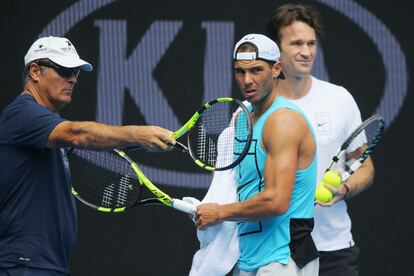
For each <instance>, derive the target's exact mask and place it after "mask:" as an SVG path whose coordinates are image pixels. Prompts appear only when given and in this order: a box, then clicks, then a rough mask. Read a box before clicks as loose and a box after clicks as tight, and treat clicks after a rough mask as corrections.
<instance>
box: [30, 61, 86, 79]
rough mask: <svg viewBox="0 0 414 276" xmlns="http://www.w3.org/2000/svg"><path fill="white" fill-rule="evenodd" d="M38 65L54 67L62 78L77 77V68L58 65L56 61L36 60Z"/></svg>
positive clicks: (78, 70) (78, 71)
mask: <svg viewBox="0 0 414 276" xmlns="http://www.w3.org/2000/svg"><path fill="white" fill-rule="evenodd" d="M36 63H37V64H38V65H39V66H44V67H49V68H53V69H55V71H56V72H57V73H58V74H59V75H60V76H61V77H64V78H70V77H78V76H79V73H80V69H79V68H67V67H63V66H60V65H57V64H56V63H52V62H50V63H49V62H41V61H39V62H36Z"/></svg>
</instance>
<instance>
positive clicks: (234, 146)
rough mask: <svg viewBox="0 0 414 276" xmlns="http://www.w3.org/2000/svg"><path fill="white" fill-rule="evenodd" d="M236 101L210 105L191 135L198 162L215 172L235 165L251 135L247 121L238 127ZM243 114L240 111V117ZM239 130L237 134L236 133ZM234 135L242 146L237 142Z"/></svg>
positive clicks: (190, 142) (191, 142) (194, 153)
mask: <svg viewBox="0 0 414 276" xmlns="http://www.w3.org/2000/svg"><path fill="white" fill-rule="evenodd" d="M237 107H239V105H238V104H236V103H234V102H219V103H216V104H214V105H211V106H210V107H209V108H208V109H206V110H205V111H204V112H202V113H201V114H200V119H199V120H198V121H197V122H196V125H195V126H194V128H193V130H192V131H191V132H190V134H189V147H190V150H191V152H192V154H193V155H194V156H193V157H195V158H196V159H198V160H200V161H201V162H202V163H204V164H206V165H208V166H213V167H215V168H216V169H221V168H225V167H227V166H229V165H231V164H233V163H234V161H235V159H236V158H237V153H241V152H242V151H243V149H244V148H245V147H246V141H247V139H248V138H247V136H248V134H249V132H248V125H247V121H246V122H245V124H244V125H243V123H242V122H240V123H238V124H237V128H236V124H235V118H236V117H237V116H236V113H234V112H235V110H236V108H237ZM239 112H240V111H238V112H237V114H238V113H239ZM236 130H237V133H236ZM235 136H238V138H239V141H243V139H244V140H245V142H242V143H235V142H234V141H235Z"/></svg>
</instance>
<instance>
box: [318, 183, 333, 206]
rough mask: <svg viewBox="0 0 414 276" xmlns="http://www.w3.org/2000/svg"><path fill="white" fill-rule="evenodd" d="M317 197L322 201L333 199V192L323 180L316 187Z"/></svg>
mask: <svg viewBox="0 0 414 276" xmlns="http://www.w3.org/2000/svg"><path fill="white" fill-rule="evenodd" d="M315 199H316V200H317V201H320V202H324V203H328V202H329V201H331V200H332V193H331V191H329V190H328V189H327V188H326V187H325V185H324V184H323V182H322V181H321V182H320V183H319V184H318V187H317V188H316V193H315Z"/></svg>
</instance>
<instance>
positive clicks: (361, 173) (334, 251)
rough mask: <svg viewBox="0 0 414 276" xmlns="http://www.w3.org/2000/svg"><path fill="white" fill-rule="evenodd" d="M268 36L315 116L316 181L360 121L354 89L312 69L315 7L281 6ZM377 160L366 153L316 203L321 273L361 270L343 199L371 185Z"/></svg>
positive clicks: (287, 87) (292, 95) (295, 96)
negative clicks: (356, 166) (346, 176)
mask: <svg viewBox="0 0 414 276" xmlns="http://www.w3.org/2000/svg"><path fill="white" fill-rule="evenodd" d="M267 29H268V36H269V37H270V38H272V39H274V40H275V41H276V43H277V44H278V45H279V47H280V48H281V60H282V62H283V73H284V75H285V77H286V79H285V80H283V81H281V82H280V83H279V86H280V91H283V92H282V94H283V96H285V97H286V98H288V99H290V100H291V101H292V102H293V103H295V104H296V105H297V106H299V107H300V108H301V109H302V110H303V111H304V112H305V114H306V116H307V117H308V119H309V120H310V121H311V123H312V125H313V127H314V129H315V131H316V134H317V139H318V181H317V183H319V181H320V180H321V178H322V175H323V173H324V171H325V169H326V168H327V167H328V166H329V164H330V161H331V159H332V157H333V156H334V155H335V153H336V152H337V151H338V150H339V148H340V146H341V144H342V143H343V142H344V141H345V139H346V138H347V137H348V136H349V135H350V134H351V133H352V131H353V130H354V129H355V128H356V127H357V126H358V125H359V124H360V123H361V114H360V111H359V109H358V106H357V104H356V103H355V100H354V99H353V97H352V95H351V94H350V93H349V92H348V91H347V90H346V89H345V88H343V87H341V86H337V85H333V84H331V83H328V82H325V81H321V80H318V79H316V78H315V77H313V76H312V75H311V70H312V66H313V63H314V61H315V56H316V50H317V47H316V46H317V35H319V34H320V33H321V23H320V19H319V16H318V13H317V11H316V10H315V9H314V8H312V7H310V6H304V5H293V4H286V5H283V6H280V7H278V8H277V9H276V10H275V12H274V13H273V15H272V18H271V20H270V21H269V23H268V26H267ZM373 177H374V166H373V163H372V160H371V159H367V160H366V161H365V162H364V163H363V165H362V167H361V168H360V169H359V170H358V171H357V172H355V173H354V174H353V175H352V176H351V177H350V178H349V179H348V180H347V182H346V183H342V184H341V185H340V186H339V187H338V189H337V190H336V191H335V193H334V196H333V199H332V200H331V201H330V202H329V203H326V204H323V203H318V204H317V205H316V206H315V227H314V230H313V232H312V237H313V239H314V241H315V243H316V246H317V248H318V250H319V253H320V270H319V272H320V275H321V276H328V275H329V276H330V275H335V276H342V275H346V276H348V275H358V266H357V258H358V254H359V249H358V247H357V246H356V245H355V244H354V241H353V238H352V234H351V220H350V218H349V215H348V213H347V205H346V202H345V199H349V198H350V197H353V196H355V195H357V194H359V193H360V192H361V191H363V190H364V189H366V188H367V187H368V186H369V185H371V183H372V181H373Z"/></svg>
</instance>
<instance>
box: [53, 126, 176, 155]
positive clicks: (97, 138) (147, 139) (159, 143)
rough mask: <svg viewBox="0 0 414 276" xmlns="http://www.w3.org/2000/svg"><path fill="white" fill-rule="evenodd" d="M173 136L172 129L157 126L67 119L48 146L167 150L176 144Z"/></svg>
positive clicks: (57, 128)
mask: <svg viewBox="0 0 414 276" xmlns="http://www.w3.org/2000/svg"><path fill="white" fill-rule="evenodd" d="M171 135H172V132H171V131H169V130H167V129H164V128H161V127H158V126H110V125H105V124H101V123H96V122H71V121H65V122H62V123H60V124H58V125H57V126H56V127H55V128H54V129H53V131H52V132H51V133H50V135H49V139H48V142H47V147H49V148H54V147H80V148H90V149H110V148H115V147H126V146H133V145H139V146H141V147H143V148H145V149H148V150H167V149H169V148H170V147H171V145H173V144H174V143H175V140H174V139H173V138H172V137H171Z"/></svg>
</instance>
